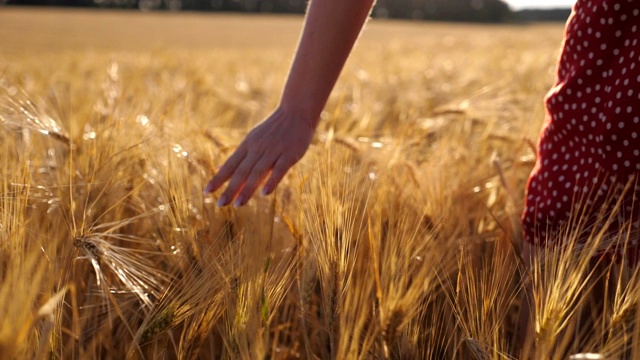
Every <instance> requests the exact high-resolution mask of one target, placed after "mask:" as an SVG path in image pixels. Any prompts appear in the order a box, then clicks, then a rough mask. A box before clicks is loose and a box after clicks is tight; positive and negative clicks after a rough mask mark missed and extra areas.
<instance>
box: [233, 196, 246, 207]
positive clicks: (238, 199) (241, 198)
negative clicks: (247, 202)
mask: <svg viewBox="0 0 640 360" xmlns="http://www.w3.org/2000/svg"><path fill="white" fill-rule="evenodd" d="M242 205H244V198H243V197H242V196H238V198H237V199H236V202H235V203H233V206H234V207H240V206H242Z"/></svg>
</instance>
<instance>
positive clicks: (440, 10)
mask: <svg viewBox="0 0 640 360" xmlns="http://www.w3.org/2000/svg"><path fill="white" fill-rule="evenodd" d="M3 3H5V4H14V5H49V6H75V7H102V8H130V9H140V10H147V11H148V10H163V9H164V10H173V11H179V10H194V11H241V12H265V13H270V12H275V13H300V14H301V13H304V11H305V9H306V6H307V0H0V4H3ZM568 14H569V12H568V10H556V11H536V12H534V13H532V12H519V13H514V12H513V11H512V10H511V9H510V8H509V6H508V5H507V4H506V3H504V2H503V1H501V0H378V1H377V2H376V5H375V7H374V9H373V12H372V15H373V16H374V17H381V18H395V19H422V20H441V21H467V22H486V23H499V22H508V21H518V20H524V21H527V20H532V21H540V20H566V18H567V17H568Z"/></svg>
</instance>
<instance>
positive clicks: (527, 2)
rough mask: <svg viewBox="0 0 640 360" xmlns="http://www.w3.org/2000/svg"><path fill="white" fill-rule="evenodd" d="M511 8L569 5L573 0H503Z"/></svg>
mask: <svg viewBox="0 0 640 360" xmlns="http://www.w3.org/2000/svg"><path fill="white" fill-rule="evenodd" d="M505 2H507V3H508V4H509V5H510V6H511V8H512V9H514V10H519V9H522V8H550V7H551V8H553V7H571V6H572V5H573V3H575V0H505Z"/></svg>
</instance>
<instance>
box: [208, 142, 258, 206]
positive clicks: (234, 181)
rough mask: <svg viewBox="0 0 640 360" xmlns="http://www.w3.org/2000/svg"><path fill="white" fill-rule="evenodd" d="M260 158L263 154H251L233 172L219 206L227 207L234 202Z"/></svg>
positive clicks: (219, 200)
mask: <svg viewBox="0 0 640 360" xmlns="http://www.w3.org/2000/svg"><path fill="white" fill-rule="evenodd" d="M260 156H261V154H256V153H250V154H248V155H247V157H245V158H244V160H242V163H240V165H238V167H237V168H236V169H235V171H234V172H233V175H232V176H231V180H229V186H227V189H226V190H225V191H224V193H222V195H221V196H220V199H218V206H226V205H229V203H231V202H232V201H233V199H234V198H235V197H236V195H238V192H240V190H241V189H242V186H243V185H244V183H245V182H246V180H247V176H249V174H250V173H251V170H252V169H253V167H254V165H255V163H256V162H258V160H259V159H260Z"/></svg>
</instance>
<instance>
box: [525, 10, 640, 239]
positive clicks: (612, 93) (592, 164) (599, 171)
mask: <svg viewBox="0 0 640 360" xmlns="http://www.w3.org/2000/svg"><path fill="white" fill-rule="evenodd" d="M545 106H546V122H545V125H544V127H543V129H542V132H541V134H540V139H539V143H538V161H537V164H536V167H535V168H534V169H533V172H532V174H531V177H530V178H529V183H528V185H527V194H526V201H525V210H524V213H523V218H522V224H523V229H524V237H525V241H527V242H529V243H534V244H538V245H544V244H546V243H549V242H557V241H558V240H559V239H561V238H559V237H558V236H557V235H558V231H559V229H560V228H561V227H562V225H563V224H566V223H567V222H568V221H570V216H571V214H577V213H580V214H582V216H581V218H582V219H585V218H586V219H591V220H588V222H592V221H595V219H596V217H597V213H598V212H599V211H601V210H602V209H603V208H605V209H606V208H607V207H608V206H609V205H608V203H610V202H608V201H607V199H610V198H611V197H610V196H608V195H611V194H612V192H615V191H616V189H618V190H617V191H618V193H619V194H620V193H621V191H620V188H621V187H623V186H624V185H626V184H627V183H629V179H630V178H631V179H633V178H634V177H637V175H639V174H640V0H591V1H587V0H578V1H577V3H576V4H575V6H574V9H573V13H572V15H571V18H570V19H569V21H568V23H567V27H566V33H565V40H564V44H563V51H562V54H561V58H560V61H559V66H558V73H557V78H556V84H555V86H554V87H553V88H552V89H551V91H550V92H549V94H548V95H547V96H546V98H545ZM639 195H640V188H639V187H636V186H631V188H630V190H628V191H626V192H624V195H623V196H622V198H619V199H620V201H622V202H623V206H622V207H618V208H619V209H621V212H620V214H623V219H625V220H629V218H634V219H638V211H636V210H635V207H633V206H632V203H633V199H634V198H635V197H637V196H639ZM615 200H616V199H615V198H614V201H615ZM578 204H579V205H578ZM637 205H638V206H636V207H639V206H640V204H637ZM585 216H586V217H585ZM587 227H588V226H587ZM614 230H615V229H614Z"/></svg>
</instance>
